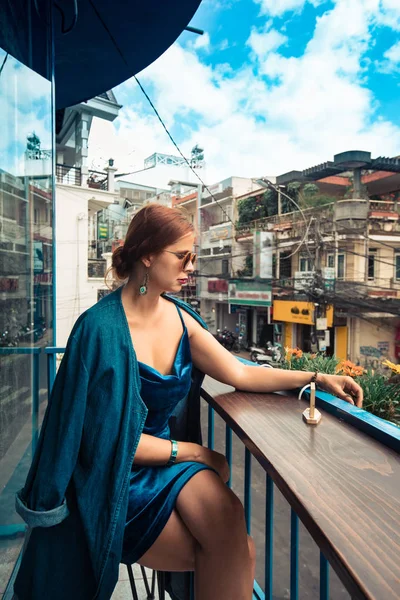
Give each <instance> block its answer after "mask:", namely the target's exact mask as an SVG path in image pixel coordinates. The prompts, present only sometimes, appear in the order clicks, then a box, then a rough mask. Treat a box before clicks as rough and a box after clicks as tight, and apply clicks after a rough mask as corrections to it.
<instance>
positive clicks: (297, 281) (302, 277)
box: [294, 271, 315, 292]
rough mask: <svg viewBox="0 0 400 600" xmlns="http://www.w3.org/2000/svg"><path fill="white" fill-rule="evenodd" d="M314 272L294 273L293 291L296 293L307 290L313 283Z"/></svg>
mask: <svg viewBox="0 0 400 600" xmlns="http://www.w3.org/2000/svg"><path fill="white" fill-rule="evenodd" d="M314 275H315V271H296V272H295V274H294V289H295V290H296V291H297V292H303V291H304V290H308V289H309V287H310V286H311V285H312V282H313V281H314Z"/></svg>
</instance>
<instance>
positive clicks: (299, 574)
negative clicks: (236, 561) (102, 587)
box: [0, 347, 400, 600]
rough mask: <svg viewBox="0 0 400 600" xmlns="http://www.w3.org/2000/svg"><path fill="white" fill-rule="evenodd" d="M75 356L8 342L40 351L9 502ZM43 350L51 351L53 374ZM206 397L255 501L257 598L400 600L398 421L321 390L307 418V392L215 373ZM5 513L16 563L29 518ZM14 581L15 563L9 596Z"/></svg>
mask: <svg viewBox="0 0 400 600" xmlns="http://www.w3.org/2000/svg"><path fill="white" fill-rule="evenodd" d="M63 352H64V348H51V347H47V348H0V353H1V354H2V355H7V356H2V358H3V359H5V358H7V357H8V358H9V359H10V360H15V359H16V358H17V355H20V356H22V355H23V354H24V353H25V355H26V354H29V355H30V356H31V360H32V361H33V371H34V373H35V376H34V380H33V381H34V387H33V391H32V399H31V405H30V406H31V413H30V414H28V413H27V414H26V423H25V425H24V431H23V432H22V431H21V434H20V435H19V436H17V437H16V438H15V440H14V441H13V444H12V448H11V450H12V451H11V452H8V453H7V461H6V463H5V469H3V471H2V472H3V473H4V475H5V478H4V482H5V485H4V486H3V488H2V501H3V502H4V503H7V505H8V504H9V505H10V506H13V502H11V501H10V498H13V497H14V494H15V491H16V489H18V487H19V486H20V483H21V481H22V479H21V474H23V473H26V472H27V470H28V468H29V463H30V460H31V456H32V455H31V452H30V451H29V449H30V440H31V439H32V440H33V449H34V448H35V444H36V443H37V439H38V431H39V427H40V423H41V421H42V418H43V414H44V408H45V405H46V402H47V397H48V391H47V390H45V389H44V388H43V386H44V387H46V382H48V385H49V386H50V387H51V385H52V383H53V381H54V377H55V372H56V357H58V358H61V356H62V353H63ZM41 356H43V358H44V357H47V370H48V372H47V376H46V375H45V373H42V372H41V371H42V369H41V366H40V365H42V360H41ZM259 368H262V367H259ZM266 376H267V372H266ZM201 398H202V401H201V423H202V430H203V440H204V442H203V443H204V445H206V446H208V447H209V448H212V449H215V450H217V451H219V452H222V453H223V454H225V456H226V457H227V460H228V462H229V465H230V472H231V475H230V479H229V482H228V485H229V486H230V487H231V488H232V489H233V491H234V492H235V493H236V494H237V495H238V497H239V498H240V499H241V501H242V503H243V506H244V511H245V517H246V523H247V530H248V533H249V534H251V535H252V536H253V539H254V541H255V545H256V549H257V565H256V577H255V581H254V589H253V599H254V600H265V599H269V600H273V599H278V598H282V599H283V598H288V597H290V598H292V599H294V600H297V599H298V598H302V599H304V600H315V599H316V598H319V599H320V600H328V599H329V598H330V599H331V600H348V599H350V598H353V599H356V598H357V599H360V600H361V599H363V600H365V599H368V600H397V599H398V592H399V589H400V588H399V585H400V563H399V561H398V560H397V557H398V554H399V551H400V529H399V522H400V499H399V498H400V495H399V482H400V459H399V451H400V430H399V429H398V427H396V426H395V425H393V424H391V423H389V422H387V421H384V420H383V419H380V418H379V417H375V416H373V415H371V414H369V413H366V412H365V411H363V410H362V409H358V408H356V407H354V406H350V405H349V404H347V403H346V402H343V401H341V400H338V399H336V398H334V397H332V396H329V395H328V394H326V393H322V392H317V408H318V410H319V411H320V413H321V415H322V419H321V422H320V424H319V425H318V426H312V425H307V424H306V423H305V422H304V419H303V417H302V413H303V411H304V410H305V408H306V407H307V406H308V402H309V396H308V395H307V393H306V394H305V395H303V397H302V399H298V398H297V392H296V393H284V392H282V393H276V394H254V393H247V392H244V391H241V390H237V389H236V390H235V389H234V388H232V387H230V386H227V385H224V384H221V383H219V382H217V381H216V380H214V379H212V378H210V377H206V378H205V380H204V383H203V386H202V391H201ZM4 505H5V504H4ZM2 519H3V522H2V523H1V525H2V533H3V535H4V536H6V537H7V536H8V539H9V542H8V556H9V559H10V560H11V561H12V560H13V558H14V560H15V559H16V557H17V556H18V553H19V552H20V550H21V548H22V543H23V539H24V536H25V532H26V526H25V524H24V523H23V522H22V520H21V519H20V518H19V516H18V515H17V514H16V513H15V512H14V511H13V510H10V511H9V512H7V511H4V510H3V511H2ZM125 571H126V569H125V567H124V566H123V565H121V569H120V580H119V582H118V584H117V587H116V589H115V593H114V595H113V598H114V597H115V598H119V597H121V594H124V593H125V594H126V595H127V594H128V592H129V583H128V579H127V575H126V573H125ZM14 577H15V571H14V575H13V576H12V577H11V579H10V582H9V585H8V588H7V589H6V590H5V594H6V596H5V597H8V596H7V594H8V593H9V592H10V590H11V589H12V588H11V586H12V584H13V579H14ZM141 597H142V596H141ZM144 597H145V595H143V598H144ZM191 597H193V596H191ZM188 598H189V597H188Z"/></svg>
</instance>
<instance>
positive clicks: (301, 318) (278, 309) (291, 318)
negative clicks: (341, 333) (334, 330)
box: [273, 300, 333, 327]
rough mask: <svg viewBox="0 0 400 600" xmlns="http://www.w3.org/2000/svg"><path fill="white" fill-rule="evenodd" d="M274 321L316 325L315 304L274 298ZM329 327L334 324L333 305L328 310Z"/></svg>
mask: <svg viewBox="0 0 400 600" xmlns="http://www.w3.org/2000/svg"><path fill="white" fill-rule="evenodd" d="M273 306H274V321H283V322H284V323H302V324H304V325H314V323H315V321H314V311H315V308H314V304H313V303H312V302H293V301H290V300H274V304H273ZM326 317H327V319H328V327H332V324H333V307H332V306H329V307H328V310H327V311H326Z"/></svg>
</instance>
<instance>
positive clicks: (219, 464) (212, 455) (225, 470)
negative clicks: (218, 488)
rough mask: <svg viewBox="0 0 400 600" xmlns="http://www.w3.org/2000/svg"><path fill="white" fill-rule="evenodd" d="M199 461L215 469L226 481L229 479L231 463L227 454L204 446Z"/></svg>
mask: <svg viewBox="0 0 400 600" xmlns="http://www.w3.org/2000/svg"><path fill="white" fill-rule="evenodd" d="M199 462H201V463H203V464H204V465H208V466H209V467H212V468H213V469H215V470H216V471H217V473H218V474H219V476H220V477H221V479H222V481H223V482H224V483H227V482H228V481H229V477H230V469H229V464H228V461H227V460H226V458H225V456H224V455H223V454H221V453H220V452H216V451H215V450H210V449H209V448H205V447H204V446H202V447H201V454H200V458H199Z"/></svg>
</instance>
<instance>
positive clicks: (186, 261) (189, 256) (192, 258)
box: [183, 252, 196, 268]
mask: <svg viewBox="0 0 400 600" xmlns="http://www.w3.org/2000/svg"><path fill="white" fill-rule="evenodd" d="M195 260H196V254H193V253H191V252H189V254H187V255H186V256H185V258H184V259H183V268H185V267H187V266H188V264H189V262H192V263H194V261H195Z"/></svg>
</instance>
